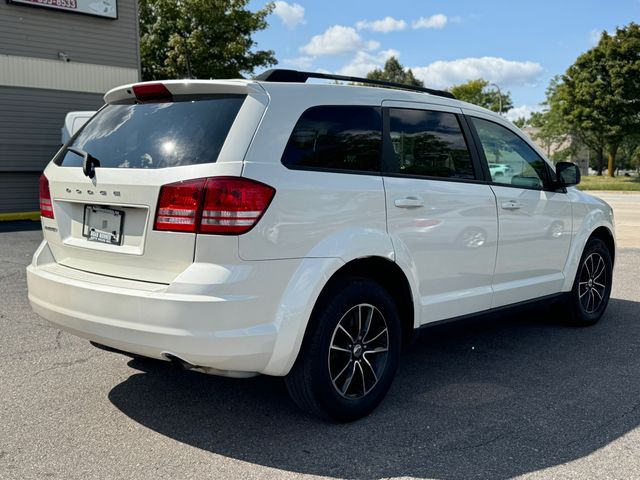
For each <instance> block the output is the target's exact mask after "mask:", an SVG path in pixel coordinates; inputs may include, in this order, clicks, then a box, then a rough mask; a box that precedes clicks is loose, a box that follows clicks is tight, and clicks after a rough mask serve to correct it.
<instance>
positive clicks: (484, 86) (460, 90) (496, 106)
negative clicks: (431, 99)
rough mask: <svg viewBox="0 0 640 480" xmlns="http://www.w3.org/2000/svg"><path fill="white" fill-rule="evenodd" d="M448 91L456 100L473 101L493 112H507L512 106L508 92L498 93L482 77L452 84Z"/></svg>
mask: <svg viewBox="0 0 640 480" xmlns="http://www.w3.org/2000/svg"><path fill="white" fill-rule="evenodd" d="M449 91H450V92H451V93H453V95H454V96H455V97H456V98H457V99H458V100H462V101H464V102H469V103H473V104H474V105H478V106H480V107H484V108H488V109H489V110H491V111H494V112H508V111H509V110H510V109H511V108H512V107H513V102H512V100H511V93H510V92H506V93H504V92H500V93H498V90H497V89H496V88H494V87H492V86H491V84H490V83H489V82H488V81H487V80H484V79H482V78H478V79H476V80H469V81H468V82H466V83H461V84H460V85H454V86H453V87H451V88H450V89H449ZM501 100H502V101H501Z"/></svg>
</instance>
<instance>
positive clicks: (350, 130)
mask: <svg viewBox="0 0 640 480" xmlns="http://www.w3.org/2000/svg"><path fill="white" fill-rule="evenodd" d="M381 126H382V115H381V112H380V109H379V108H376V107H351V106H322V107H313V108H310V109H309V110H307V111H306V112H304V113H303V114H302V116H301V117H300V119H299V120H298V123H296V126H295V127H294V129H293V132H292V133H291V137H289V142H288V143H287V146H286V148H285V150H284V153H283V155H282V163H283V164H284V165H286V166H287V167H290V168H296V167H303V168H304V167H308V168H321V169H329V170H353V171H365V172H377V171H379V170H380V150H381V146H382V133H381Z"/></svg>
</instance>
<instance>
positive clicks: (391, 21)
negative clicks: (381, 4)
mask: <svg viewBox="0 0 640 480" xmlns="http://www.w3.org/2000/svg"><path fill="white" fill-rule="evenodd" d="M356 28H357V29H358V30H372V31H374V32H381V33H389V32H393V31H396V30H404V29H405V28H407V22H405V21H404V20H396V19H395V18H393V17H384V18H383V19H382V20H373V21H369V20H361V21H359V22H358V23H356Z"/></svg>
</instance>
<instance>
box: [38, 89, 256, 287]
mask: <svg viewBox="0 0 640 480" xmlns="http://www.w3.org/2000/svg"><path fill="white" fill-rule="evenodd" d="M105 100H106V102H107V105H106V106H105V107H103V109H101V110H100V111H99V112H98V114H97V115H96V116H95V117H94V118H93V119H92V120H91V121H89V123H87V124H86V125H85V126H84V127H83V128H82V129H81V130H80V131H79V132H78V134H76V136H75V137H74V138H72V139H71V141H70V142H69V143H68V144H67V145H65V146H64V147H63V148H62V149H61V150H60V152H58V154H57V155H56V156H55V157H54V159H53V162H52V163H51V164H50V165H49V166H48V167H47V169H46V170H45V172H44V176H45V177H46V181H45V188H46V183H47V181H48V188H49V192H50V197H51V204H52V206H53V214H54V215H53V217H54V218H43V219H42V223H43V228H44V236H45V239H46V240H47V242H48V243H49V246H50V248H51V251H52V254H53V256H54V258H55V260H56V262H57V263H59V264H62V265H65V266H68V267H71V268H75V269H79V270H84V271H88V272H92V273H98V274H103V275H109V276H114V277H121V278H128V279H135V280H141V281H148V282H157V283H170V282H171V281H173V280H174V279H175V277H176V276H177V275H178V274H179V273H180V272H182V271H183V270H184V269H185V268H187V267H188V266H189V265H190V264H191V263H192V262H193V259H194V250H195V244H196V233H191V232H189V231H186V232H185V231H177V232H176V231H162V230H159V229H156V228H155V221H156V214H157V207H158V200H159V195H160V191H161V187H162V186H163V185H168V184H175V183H176V182H181V181H187V180H193V179H202V178H205V177H216V176H239V175H240V174H241V173H242V160H243V157H244V154H245V152H246V150H247V148H248V146H249V142H250V141H251V138H252V136H253V133H254V132H255V129H256V128H257V125H258V123H259V121H260V118H261V117H262V114H263V113H264V108H265V106H266V104H267V100H266V96H265V94H264V92H263V90H262V89H261V87H260V86H259V85H257V84H255V83H252V82H248V81H222V82H212V81H209V82H206V81H185V82H163V83H162V84H158V83H156V84H138V85H130V86H125V87H122V88H118V89H114V90H112V91H111V92H109V93H108V94H107V95H105ZM41 186H42V185H41ZM41 202H42V194H41ZM45 202H46V200H45ZM172 213H173V214H175V215H177V216H178V217H176V218H179V219H182V217H180V215H182V213H181V212H179V211H174V212H170V214H172ZM184 215H186V216H185V217H184V220H185V221H186V222H189V221H190V219H189V217H188V213H187V214H184Z"/></svg>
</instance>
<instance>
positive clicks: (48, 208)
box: [40, 173, 53, 218]
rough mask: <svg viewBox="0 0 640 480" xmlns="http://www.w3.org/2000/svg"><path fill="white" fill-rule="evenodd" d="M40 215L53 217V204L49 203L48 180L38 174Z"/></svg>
mask: <svg viewBox="0 0 640 480" xmlns="http://www.w3.org/2000/svg"><path fill="white" fill-rule="evenodd" d="M40 216H41V217H45V218H53V204H52V203H51V192H50V191H49V180H48V179H47V177H45V176H44V173H43V174H42V175H40Z"/></svg>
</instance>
